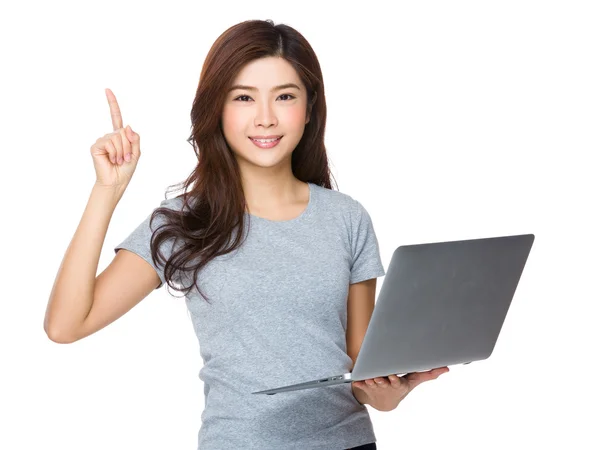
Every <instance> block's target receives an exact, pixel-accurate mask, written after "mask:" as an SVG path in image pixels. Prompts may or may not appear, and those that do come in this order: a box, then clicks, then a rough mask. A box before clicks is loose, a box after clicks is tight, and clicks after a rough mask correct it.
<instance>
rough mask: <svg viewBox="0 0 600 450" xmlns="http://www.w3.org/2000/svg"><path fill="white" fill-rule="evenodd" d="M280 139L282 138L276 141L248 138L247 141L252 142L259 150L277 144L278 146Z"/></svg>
mask: <svg viewBox="0 0 600 450" xmlns="http://www.w3.org/2000/svg"><path fill="white" fill-rule="evenodd" d="M282 137H283V136H279V137H278V138H277V139H253V138H251V137H249V138H248V139H250V140H251V141H252V143H253V144H254V145H256V146H257V147H260V148H273V147H275V146H276V145H277V144H279V141H281V138H282Z"/></svg>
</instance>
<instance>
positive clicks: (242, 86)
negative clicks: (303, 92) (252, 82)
mask: <svg viewBox="0 0 600 450" xmlns="http://www.w3.org/2000/svg"><path fill="white" fill-rule="evenodd" d="M288 88H294V89H298V90H300V88H299V87H298V85H297V84H294V83H286V84H281V85H279V86H275V87H274V88H273V89H271V92H275V91H278V90H280V89H288ZM236 89H244V90H247V91H257V90H258V89H257V88H255V87H254V86H245V85H243V84H234V85H233V86H231V87H230V88H229V91H227V92H231V91H235V90H236Z"/></svg>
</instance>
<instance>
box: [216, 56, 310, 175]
mask: <svg viewBox="0 0 600 450" xmlns="http://www.w3.org/2000/svg"><path fill="white" fill-rule="evenodd" d="M292 84H293V85H295V86H292ZM282 85H288V86H287V87H284V88H279V86H282ZM237 86H246V87H245V88H241V87H237ZM231 88H233V89H232V90H230V91H229V92H228V93H227V97H226V99H225V106H224V108H223V115H222V122H221V125H222V129H223V134H224V136H225V140H226V141H227V144H228V145H229V147H230V148H231V149H232V151H233V152H234V154H235V156H236V158H237V160H238V162H239V163H240V166H242V168H243V167H244V166H247V165H253V166H260V167H265V168H266V167H274V166H282V167H285V166H286V165H289V166H290V167H291V158H292V152H293V151H294V149H295V148H296V145H297V144H298V142H300V139H301V138H302V134H303V133H304V127H305V125H306V124H307V123H308V122H309V117H308V116H307V110H306V106H307V92H306V88H305V87H304V85H303V84H302V82H301V81H300V78H299V77H298V74H297V73H296V71H295V70H294V68H293V67H292V66H291V65H290V63H288V62H287V61H286V60H284V59H282V58H277V57H266V58H261V59H258V60H255V61H252V62H250V63H248V64H247V65H246V66H245V67H244V68H243V69H242V70H241V71H240V73H239V74H238V76H237V77H236V78H235V80H234V82H233V85H232V86H231ZM271 135H275V136H282V137H281V139H280V141H279V143H278V144H277V145H276V146H274V147H272V148H261V147H258V146H257V145H255V144H254V143H253V141H252V140H251V137H260V136H271Z"/></svg>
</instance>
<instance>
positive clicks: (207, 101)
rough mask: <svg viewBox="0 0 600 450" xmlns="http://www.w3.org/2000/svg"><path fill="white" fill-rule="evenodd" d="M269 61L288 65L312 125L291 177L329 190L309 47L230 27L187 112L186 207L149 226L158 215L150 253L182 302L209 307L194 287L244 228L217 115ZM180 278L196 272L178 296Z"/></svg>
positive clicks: (252, 28) (250, 25)
mask: <svg viewBox="0 0 600 450" xmlns="http://www.w3.org/2000/svg"><path fill="white" fill-rule="evenodd" d="M270 56H275V57H280V58H283V59H285V60H286V61H287V62H289V63H290V64H291V65H292V66H293V67H294V68H295V70H296V72H297V73H298V75H299V77H300V79H301V80H302V83H303V84H304V86H305V87H306V90H307V93H308V99H307V118H308V117H310V121H309V123H308V124H306V126H305V129H304V134H303V135H302V138H301V139H300V142H299V143H298V145H297V146H296V148H295V149H294V151H293V153H292V173H293V174H294V176H295V177H296V178H297V179H299V180H301V181H304V182H311V183H314V184H317V185H319V186H322V187H325V188H327V189H331V177H332V174H331V171H330V168H329V162H328V158H327V152H326V150H325V143H324V135H325V122H326V117H327V108H326V104H325V93H324V86H323V76H322V73H321V67H320V65H319V61H318V59H317V56H316V54H315V52H314V51H313V49H312V47H311V46H310V44H309V43H308V41H307V40H306V39H305V38H304V37H303V36H302V35H301V34H300V33H299V32H298V31H296V30H295V29H294V28H292V27H290V26H288V25H284V24H279V25H275V24H274V23H273V21H272V20H264V21H263V20H248V21H244V22H241V23H238V24H236V25H234V26H232V27H230V28H229V29H227V30H226V31H225V32H224V33H223V34H221V35H220V36H219V37H218V38H217V40H216V41H215V42H214V44H213V45H212V47H211V48H210V50H209V52H208V54H207V56H206V59H205V61H204V64H203V66H202V71H201V74H200V81H199V84H198V88H197V90H196V97H195V98H194V102H193V105H192V110H191V122H192V132H191V135H190V137H189V138H188V139H187V142H188V143H190V144H191V145H192V147H193V149H194V152H195V154H196V156H197V158H198V164H197V165H196V167H195V169H194V170H193V172H192V173H191V174H190V175H189V176H188V178H187V179H186V180H185V181H183V182H182V183H179V184H178V185H174V186H179V187H181V186H183V189H184V193H183V194H181V195H179V196H177V197H178V198H181V199H182V200H183V206H182V208H181V209H180V210H173V209H171V208H167V207H159V208H156V209H155V210H154V212H153V213H152V218H151V222H150V223H152V221H154V220H155V218H156V217H157V216H158V215H162V216H163V217H164V224H162V225H161V226H160V227H158V228H157V229H156V230H155V231H154V232H153V233H152V239H151V253H152V260H153V261H154V263H155V264H157V262H158V263H159V264H160V265H161V266H162V265H163V262H164V263H165V264H164V271H165V272H164V273H165V280H166V282H167V285H168V286H169V287H171V288H174V289H176V290H180V291H181V292H184V295H186V296H187V295H188V294H189V292H190V291H191V290H192V289H194V287H195V288H196V289H197V290H198V292H199V293H200V295H201V296H202V297H203V298H204V299H205V300H206V301H208V302H209V303H210V301H209V300H208V299H207V297H206V296H205V295H204V294H203V293H202V291H201V290H200V289H199V287H198V284H197V280H198V272H199V271H200V270H201V269H202V268H203V267H204V266H206V265H207V264H208V263H209V262H210V261H211V260H212V259H213V258H215V257H217V256H220V255H224V254H227V253H229V252H232V251H234V250H236V249H237V248H238V247H240V246H241V245H242V243H243V242H244V239H242V235H243V233H236V238H235V239H234V240H233V243H232V244H231V245H228V244H229V241H230V238H231V236H232V234H233V232H234V231H235V230H236V229H238V230H239V229H243V228H244V226H245V225H246V223H245V216H244V213H245V211H246V208H247V204H246V199H245V196H244V191H243V188H242V183H241V174H240V169H239V166H238V163H237V160H236V158H235V155H234V154H233V152H232V151H231V149H230V148H229V145H228V144H227V142H226V140H225V137H224V135H223V131H222V128H221V118H222V117H221V113H222V111H223V108H224V103H225V100H226V96H227V91H228V88H229V87H230V86H231V85H232V84H233V82H234V80H235V77H236V76H237V74H238V73H239V72H240V71H241V70H242V68H243V67H244V66H245V65H246V64H247V63H249V62H251V61H253V60H256V59H258V58H264V57H270ZM172 186H173V185H172ZM167 192H168V191H167ZM165 198H166V194H165ZM171 240H176V241H179V242H181V245H180V246H179V248H178V249H177V250H175V249H174V250H173V252H172V254H170V255H169V257H168V258H165V257H164V255H163V254H162V252H160V251H159V247H160V246H161V244H162V243H163V242H165V241H171ZM174 248H175V246H174ZM159 254H160V258H161V260H160V261H159V259H158V257H159ZM192 262H194V263H192ZM185 272H193V276H192V280H193V282H192V284H190V285H189V286H183V285H182V288H181V289H178V288H177V287H176V286H174V285H173V280H174V279H176V278H175V277H176V276H177V275H178V274H179V275H180V274H183V273H185Z"/></svg>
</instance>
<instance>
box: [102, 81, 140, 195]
mask: <svg viewBox="0 0 600 450" xmlns="http://www.w3.org/2000/svg"><path fill="white" fill-rule="evenodd" d="M105 92H106V98H107V99H108V105H109V107H110V115H111V118H112V124H113V132H112V133H108V134H105V135H104V136H102V137H101V138H99V139H98V140H97V141H96V142H95V143H94V144H93V145H92V147H91V148H90V152H91V154H92V159H93V161H94V169H95V170H96V185H100V186H105V187H111V188H121V189H125V188H126V187H127V185H128V184H129V181H131V177H132V176H133V172H135V168H136V166H137V162H138V160H139V159H140V155H141V153H140V135H139V134H137V133H135V132H134V131H133V130H132V129H131V127H130V126H129V125H127V127H126V128H123V119H122V117H121V110H120V109H119V104H118V103H117V98H116V97H115V95H114V94H113V93H112V91H111V90H110V89H106V90H105ZM128 154H130V155H131V157H130V160H129V161H127V159H128V157H127V155H128Z"/></svg>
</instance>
